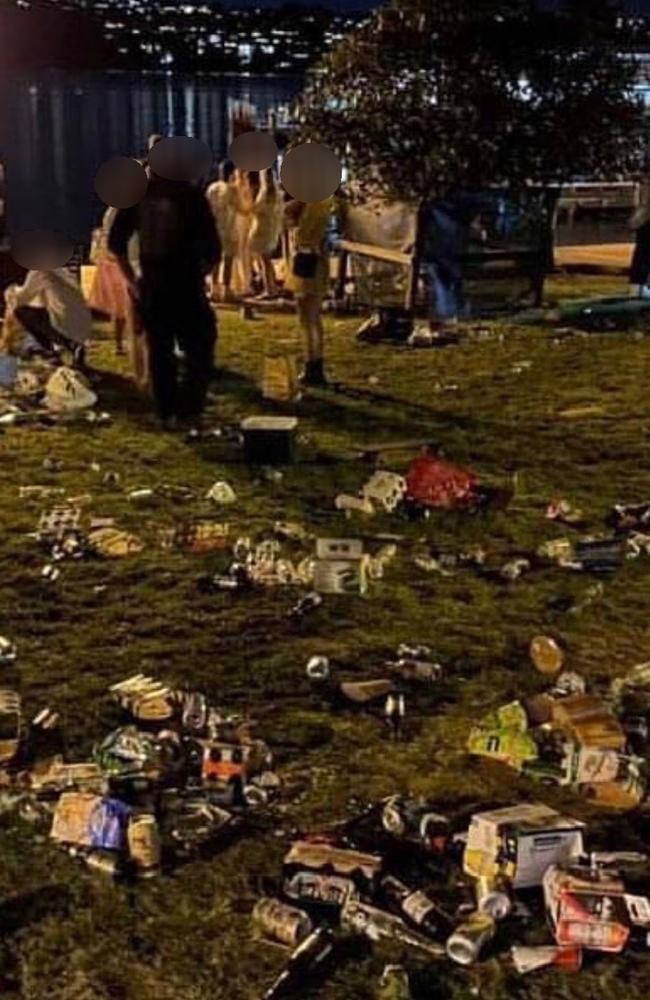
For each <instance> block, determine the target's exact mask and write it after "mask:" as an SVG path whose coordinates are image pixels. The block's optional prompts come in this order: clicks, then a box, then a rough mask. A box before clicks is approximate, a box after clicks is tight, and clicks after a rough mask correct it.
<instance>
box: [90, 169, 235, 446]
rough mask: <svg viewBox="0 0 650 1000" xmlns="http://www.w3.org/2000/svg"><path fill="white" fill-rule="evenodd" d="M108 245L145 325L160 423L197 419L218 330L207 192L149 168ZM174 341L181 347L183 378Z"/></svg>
mask: <svg viewBox="0 0 650 1000" xmlns="http://www.w3.org/2000/svg"><path fill="white" fill-rule="evenodd" d="M134 234H137V236H138V240H139V246H140V270H141V278H140V280H139V281H137V280H136V277H135V272H134V270H133V266H132V264H131V262H130V260H129V256H128V245H129V240H130V239H131V237H132V236H133V235H134ZM108 247H109V250H110V251H111V253H113V254H114V255H115V256H116V257H117V259H118V261H119V264H120V267H121V269H122V273H123V274H124V277H125V278H126V280H127V283H128V285H129V288H130V291H131V294H132V295H133V297H134V298H135V300H136V305H137V308H138V311H139V313H140V316H141V319H142V323H143V326H144V329H145V331H146V335H147V341H148V346H149V358H150V374H151V384H152V389H153V395H154V399H155V403H156V407H157V410H158V415H159V417H160V420H161V423H162V426H163V427H164V428H165V429H169V430H171V429H173V428H174V427H175V425H176V423H177V421H178V420H179V419H182V420H187V421H189V422H192V423H195V422H198V421H199V420H200V417H201V414H202V412H203V409H204V407H205V400H206V396H207V391H208V385H209V381H210V376H211V373H212V371H213V362H214V347H215V342H216V334H217V330H216V319H215V315H214V312H213V310H212V308H211V306H210V303H209V302H208V299H207V295H206V290H205V278H206V276H207V275H208V274H210V273H211V271H212V270H213V269H214V268H215V267H216V266H217V264H218V262H219V257H220V245H219V237H218V234H217V231H216V227H215V224H214V219H213V217H212V213H211V212H210V207H209V205H208V202H207V200H206V198H205V197H204V195H203V194H202V193H201V192H200V191H198V190H197V189H196V187H194V186H193V185H192V184H190V183H189V182H186V181H170V180H166V179H164V178H161V177H159V176H157V175H156V174H155V173H152V175H151V179H150V181H149V187H148V189H147V193H146V194H145V197H144V198H143V200H142V201H141V202H140V203H139V204H138V205H135V206H134V207H133V208H127V209H121V210H120V211H119V212H118V213H117V216H116V218H115V222H114V223H113V226H112V228H111V231H110V234H109V239H108ZM177 345H178V347H180V349H181V350H182V351H183V352H184V355H185V362H184V377H183V381H182V383H181V384H179V381H178V358H177V356H176V347H177Z"/></svg>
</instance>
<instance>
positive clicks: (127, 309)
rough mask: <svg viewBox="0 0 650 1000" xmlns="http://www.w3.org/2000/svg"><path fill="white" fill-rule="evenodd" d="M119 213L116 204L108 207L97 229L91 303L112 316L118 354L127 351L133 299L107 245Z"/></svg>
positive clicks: (94, 245) (93, 256)
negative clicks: (126, 341)
mask: <svg viewBox="0 0 650 1000" xmlns="http://www.w3.org/2000/svg"><path fill="white" fill-rule="evenodd" d="M116 215H117V209H116V208H108V209H107V210H106V212H105V213H104V218H103V220H102V225H101V229H97V230H95V233H94V234H93V248H92V252H91V260H92V262H93V263H94V264H95V266H96V269H95V279H94V281H93V285H92V288H91V291H90V296H89V299H88V304H89V306H90V308H91V309H95V310H96V311H97V312H100V313H104V314H105V315H106V316H109V317H110V318H111V320H112V321H113V334H114V337H115V351H116V353H117V354H124V353H125V349H124V331H125V329H126V325H127V322H128V321H129V320H130V319H131V315H132V302H131V296H130V294H129V289H128V286H127V284H126V281H125V280H124V276H123V274H122V272H121V270H120V268H119V265H118V263H117V261H116V260H115V258H114V257H113V256H112V254H111V253H110V252H109V250H108V246H107V239H108V233H109V232H110V228H111V226H112V225H113V222H114V220H115V216H116Z"/></svg>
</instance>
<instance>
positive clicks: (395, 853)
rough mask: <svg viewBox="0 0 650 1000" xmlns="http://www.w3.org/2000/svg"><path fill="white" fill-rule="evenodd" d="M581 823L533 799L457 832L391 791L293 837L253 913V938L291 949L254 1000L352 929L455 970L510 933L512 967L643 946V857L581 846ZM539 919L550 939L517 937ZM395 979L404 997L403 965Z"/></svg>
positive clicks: (478, 817)
mask: <svg viewBox="0 0 650 1000" xmlns="http://www.w3.org/2000/svg"><path fill="white" fill-rule="evenodd" d="M585 833H586V828H585V824H584V823H582V822H580V821H579V820H576V819H572V818H571V817H568V816H563V815H561V814H560V813H558V812H556V811H555V810H553V809H551V808H549V807H547V806H545V805H542V804H539V803H521V804H518V805H515V806H509V807H506V808H500V809H494V810H489V811H486V812H482V813H476V814H474V815H473V816H472V817H471V821H470V825H469V829H468V830H467V831H466V832H464V833H462V832H461V833H454V832H453V831H452V824H451V822H450V820H449V819H448V818H447V817H446V816H444V815H442V814H440V813H439V812H438V811H437V810H436V808H435V805H433V804H432V803H429V802H426V801H425V800H423V799H417V798H409V797H403V796H399V795H395V796H392V797H390V798H388V799H385V800H383V801H381V802H379V803H376V804H373V805H372V806H370V807H369V808H368V809H366V810H365V811H364V812H363V813H361V814H360V815H358V816H356V817H355V818H353V819H351V820H349V821H347V822H345V823H343V824H341V825H340V826H339V827H338V828H336V829H334V830H330V831H325V832H323V833H316V834H303V835H301V837H300V839H299V840H297V841H295V842H294V843H292V845H291V847H290V849H289V850H288V852H287V854H286V855H285V858H284V864H283V870H282V878H281V880H278V881H277V882H276V888H275V895H274V896H271V895H268V894H265V895H264V897H262V898H261V899H259V900H258V901H257V903H256V905H255V908H254V911H253V921H254V924H255V927H256V928H257V931H258V933H259V934H260V936H261V937H262V939H267V940H271V941H273V942H275V943H279V944H282V945H284V946H285V947H287V948H288V949H290V954H289V959H288V962H287V964H286V966H285V968H284V969H283V971H282V972H281V973H280V975H279V977H278V978H277V980H276V982H275V983H274V984H273V985H272V986H271V987H270V988H269V989H268V990H267V992H266V993H265V994H264V1000H279V998H281V997H285V996H289V995H291V994H292V991H293V990H294V989H295V988H296V987H298V986H300V987H301V988H302V989H304V988H305V985H306V984H307V982H308V981H309V979H310V978H312V977H314V976H316V975H323V974H325V973H326V971H327V969H328V967H331V966H332V965H333V961H334V960H335V957H336V954H337V950H338V948H339V947H340V944H341V939H342V938H346V937H350V936H352V937H355V938H357V937H362V938H365V939H367V940H368V941H369V942H370V943H371V944H374V943H381V942H385V941H391V942H395V943H398V944H399V945H401V946H403V947H404V948H406V949H409V950H412V951H413V952H414V953H416V954H418V955H419V956H420V957H421V958H424V959H425V960H426V959H433V960H439V959H443V960H444V959H446V960H449V961H451V962H453V963H455V964H457V965H460V966H464V967H468V966H470V965H473V964H474V963H476V962H478V961H479V960H480V959H481V958H482V957H484V956H486V955H487V954H492V955H494V954H500V953H503V950H504V942H506V941H508V942H511V941H513V940H515V941H519V942H521V943H517V944H515V945H514V946H513V947H512V948H511V949H510V963H511V965H512V966H513V967H514V969H515V970H516V971H517V972H519V973H520V974H526V973H529V972H532V971H534V970H535V969H539V968H543V967H547V966H555V967H557V968H558V969H561V970H562V971H564V972H569V971H578V970H579V969H580V968H581V965H582V961H583V951H596V952H607V953H620V952H621V951H623V949H627V948H630V949H642V950H645V949H647V948H648V941H649V940H650V938H649V932H650V899H649V898H648V896H647V895H646V894H641V890H640V888H639V887H640V885H641V884H642V882H643V880H645V882H646V883H647V882H648V876H649V873H648V870H647V861H648V859H647V857H646V856H645V855H641V854H637V853H621V852H618V853H605V852H600V853H598V852H590V853H587V851H586V848H585V844H584V838H585ZM264 891H265V893H268V885H267V886H266V888H265V889H264ZM544 916H545V917H546V921H547V924H548V927H549V940H548V943H546V944H541V945H540V944H536V945H528V944H526V938H527V936H528V932H529V931H531V930H532V931H533V932H534V937H535V940H537V941H539V924H540V923H541V922H542V921H543V920H544ZM393 976H394V978H395V979H396V980H397V979H401V981H402V984H403V986H404V988H405V990H406V992H405V993H404V994H401V995H404V996H406V997H407V998H408V997H410V995H411V994H410V992H409V991H408V973H406V970H404V969H401V971H400V973H399V976H398V975H397V973H396V972H394V973H393ZM389 978H390V977H389Z"/></svg>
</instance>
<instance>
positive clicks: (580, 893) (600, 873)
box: [543, 865, 650, 953]
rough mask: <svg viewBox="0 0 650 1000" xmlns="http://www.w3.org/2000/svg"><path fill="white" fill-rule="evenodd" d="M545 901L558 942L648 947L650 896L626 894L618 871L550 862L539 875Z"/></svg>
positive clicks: (602, 948)
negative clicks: (633, 944)
mask: <svg viewBox="0 0 650 1000" xmlns="http://www.w3.org/2000/svg"><path fill="white" fill-rule="evenodd" d="M543 886H544V902H545V905H546V912H547V915H548V918H549V922H550V924H551V927H552V929H553V933H554V935H555V939H556V941H557V943H558V944H559V945H562V946H567V947H568V946H570V945H579V946H581V947H583V948H587V949H590V950H593V951H605V952H614V953H617V952H621V951H623V948H625V946H626V945H627V944H628V942H630V943H635V944H636V945H637V946H642V947H644V948H647V947H648V946H650V900H649V899H648V898H647V897H645V896H633V895H630V894H628V893H627V891H626V888H625V884H624V882H623V880H622V879H621V878H620V877H619V875H618V873H617V872H613V871H606V870H603V869H599V868H588V867H587V866H586V865H583V866H578V865H576V866H575V867H568V866H563V865H553V866H551V867H549V868H548V870H547V871H546V873H545V875H544V879H543Z"/></svg>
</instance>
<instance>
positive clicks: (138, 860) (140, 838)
mask: <svg viewBox="0 0 650 1000" xmlns="http://www.w3.org/2000/svg"><path fill="white" fill-rule="evenodd" d="M128 841H129V854H130V855H131V859H132V860H133V861H134V863H135V865H136V866H137V868H138V869H140V870H142V871H147V872H152V871H154V870H155V869H156V868H158V866H159V865H160V856H161V846H160V833H159V832H158V824H157V822H156V817H155V816H153V815H151V814H150V813H146V814H141V815H139V816H134V817H133V819H132V820H131V822H130V823H129V829H128Z"/></svg>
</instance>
